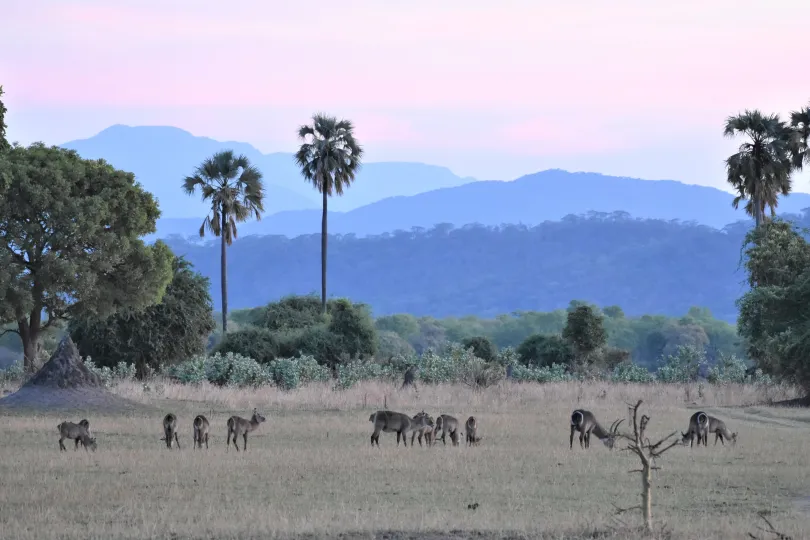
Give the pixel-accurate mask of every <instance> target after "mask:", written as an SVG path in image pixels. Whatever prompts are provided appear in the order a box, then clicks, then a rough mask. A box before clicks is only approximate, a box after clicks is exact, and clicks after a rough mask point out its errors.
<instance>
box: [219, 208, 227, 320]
mask: <svg viewBox="0 0 810 540" xmlns="http://www.w3.org/2000/svg"><path fill="white" fill-rule="evenodd" d="M227 224H228V222H227V219H226V215H225V212H222V228H221V229H220V233H219V239H220V240H221V241H222V243H221V247H220V265H221V268H220V270H221V274H222V335H223V336H224V335H225V334H227V333H228V259H227V254H226V252H225V248H226V246H225V227H226V226H227Z"/></svg>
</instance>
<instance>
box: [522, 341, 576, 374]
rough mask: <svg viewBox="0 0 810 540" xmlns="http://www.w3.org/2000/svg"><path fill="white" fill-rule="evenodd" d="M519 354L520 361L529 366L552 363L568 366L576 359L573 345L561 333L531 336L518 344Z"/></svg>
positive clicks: (543, 365) (542, 365) (541, 365)
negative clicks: (572, 348)
mask: <svg viewBox="0 0 810 540" xmlns="http://www.w3.org/2000/svg"><path fill="white" fill-rule="evenodd" d="M517 355H518V358H519V359H520V362H521V363H522V364H523V365H525V366H528V367H548V366H551V365H552V364H559V365H563V366H568V365H570V364H571V362H572V361H573V359H574V353H573V351H572V350H571V346H570V345H569V344H568V342H567V341H566V340H564V339H563V338H562V336H559V335H543V334H534V335H532V336H529V337H527V338H526V339H525V340H524V341H523V343H521V344H520V346H518V348H517Z"/></svg>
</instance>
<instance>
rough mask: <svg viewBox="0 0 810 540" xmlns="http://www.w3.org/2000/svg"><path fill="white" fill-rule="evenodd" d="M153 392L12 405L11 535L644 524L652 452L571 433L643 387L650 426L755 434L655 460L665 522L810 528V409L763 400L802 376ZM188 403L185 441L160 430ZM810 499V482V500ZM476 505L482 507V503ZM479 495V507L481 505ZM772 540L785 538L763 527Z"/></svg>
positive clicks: (576, 531) (531, 532)
mask: <svg viewBox="0 0 810 540" xmlns="http://www.w3.org/2000/svg"><path fill="white" fill-rule="evenodd" d="M115 392H116V393H118V394H120V395H122V396H124V397H128V398H130V399H132V400H133V401H135V402H138V403H139V404H140V405H138V406H133V408H132V410H131V411H128V412H127V413H125V414H117V415H107V414H105V413H104V412H103V411H76V412H71V413H70V414H65V413H42V412H36V413H35V412H28V413H25V412H20V411H14V412H10V411H5V412H4V411H3V410H2V409H0V434H2V437H0V486H2V488H0V531H2V532H1V533H0V534H1V535H2V537H3V538H8V539H11V538H20V539H32V540H33V539H47V538H83V539H86V538H106V539H118V538H173V539H181V538H234V539H235V538H267V537H292V536H302V535H307V534H312V535H316V536H324V535H335V536H337V535H342V537H343V538H362V537H371V536H373V535H374V534H375V533H378V534H379V533H381V532H382V531H388V532H387V538H391V539H396V538H416V537H429V538H442V537H452V538H465V537H476V538H499V537H509V536H511V537H515V536H518V537H519V536H523V535H528V536H532V537H544V538H545V537H547V538H636V537H639V538H640V537H643V535H642V534H641V533H640V532H639V531H638V529H637V527H638V525H639V524H640V523H641V519H640V516H639V515H637V513H635V512H634V513H626V514H623V515H622V516H621V517H620V519H621V521H619V518H617V517H616V516H615V515H614V514H615V510H614V505H618V506H633V505H636V504H638V503H639V484H640V480H639V478H638V475H637V474H628V470H630V469H633V468H636V467H637V465H638V463H637V461H636V459H637V458H634V457H633V456H632V455H630V454H629V453H628V452H622V451H613V452H611V451H609V450H608V449H607V448H605V447H604V446H603V445H602V444H601V443H599V442H598V440H596V438H595V437H594V438H593V440H592V445H591V448H590V449H589V450H581V449H580V448H579V447H578V444H577V442H576V440H575V446H574V449H573V450H569V448H568V424H569V416H570V413H571V411H572V409H574V408H576V407H584V408H587V409H590V410H592V411H593V412H594V413H595V414H596V415H597V417H598V418H600V419H601V420H602V421H603V423H605V424H608V425H609V424H610V422H611V421H612V420H614V419H617V418H622V417H626V416H627V405H626V404H625V403H626V402H629V401H635V400H637V399H643V400H644V405H643V406H642V407H643V409H644V412H645V413H646V414H649V415H650V416H651V417H652V421H651V424H650V427H649V428H648V433H649V435H650V436H651V437H655V436H658V435H666V434H668V433H670V432H672V431H674V430H679V429H685V428H686V425H687V421H688V417H689V415H690V414H691V412H693V410H694V409H696V408H697V407H700V408H702V409H703V410H706V411H707V412H710V414H714V415H716V416H718V417H720V418H723V419H724V420H726V422H727V424H728V426H729V427H730V428H731V429H732V430H733V431H737V432H739V442H738V444H737V445H736V447H733V448H732V447H729V446H726V447H721V445H720V444H718V445H717V447H713V446H712V445H713V436H711V437H710V440H709V448H703V447H701V448H699V449H697V448H696V449H690V448H688V447H686V448H684V447H676V448H674V449H673V450H671V451H670V452H669V453H667V454H666V455H665V456H664V458H663V459H662V460H661V461H660V463H659V465H660V466H661V467H662V470H660V471H657V472H656V474H655V477H654V479H655V487H654V492H653V497H654V499H653V517H654V519H655V522H656V528H657V533H656V537H662V538H663V537H667V538H706V539H709V538H745V537H747V533H749V532H754V533H755V534H763V533H759V532H758V531H757V527H758V526H760V525H763V522H762V521H761V520H760V518H759V517H758V516H757V513H758V512H761V511H765V512H767V513H768V514H769V515H768V517H769V519H770V520H771V521H772V522H774V524H775V525H776V526H777V527H778V528H779V529H780V530H781V531H782V532H783V533H785V534H789V535H792V536H793V537H794V538H807V537H810V511H808V510H807V509H806V508H805V507H804V505H803V501H804V500H805V499H806V498H807V497H808V496H810V454H808V452H807V451H806V449H807V448H808V446H807V444H808V440H810V411H807V410H802V409H790V408H777V407H768V406H763V405H758V403H764V402H767V401H768V400H772V399H783V398H790V397H794V395H793V392H792V391H791V390H789V389H784V388H782V389H755V388H752V387H739V386H726V387H711V386H706V387H705V388H704V389H703V390H699V387H698V385H667V386H637V385H609V384H604V383H594V384H585V385H579V384H570V383H566V384H548V385H542V386H541V385H512V384H504V385H502V386H498V387H495V388H490V389H487V390H484V391H481V392H475V391H472V390H470V389H468V388H466V387H463V386H438V387H427V386H420V388H419V392H418V393H416V392H414V391H413V390H404V391H402V392H399V391H398V390H397V389H396V388H395V387H393V386H390V385H385V384H382V383H364V384H360V385H358V386H357V387H355V388H352V389H351V390H348V391H344V392H334V391H332V390H331V389H330V388H329V387H328V386H309V387H307V388H303V389H300V390H297V391H294V392H281V391H278V390H276V389H273V388H266V389H257V390H230V389H220V388H215V387H210V386H207V385H206V386H202V387H198V388H194V387H189V386H180V385H173V384H165V385H163V384H156V383H152V384H151V385H150V390H149V391H148V392H144V390H143V387H142V386H141V385H140V384H124V385H122V386H119V387H118V388H116V389H115ZM384 400H385V401H387V404H388V407H389V408H390V409H394V410H400V411H403V412H408V413H410V414H414V413H416V412H418V411H419V410H422V409H425V410H426V411H428V412H430V413H431V414H434V415H436V414H439V413H449V414H454V415H455V416H457V417H458V418H459V419H461V420H462V421H463V420H464V419H466V417H467V416H469V415H470V414H474V415H475V416H476V417H477V418H478V419H479V422H480V426H481V427H480V430H479V434H480V435H482V436H483V437H484V439H483V441H482V443H481V445H480V446H479V447H477V448H471V449H470V448H465V447H463V446H460V447H457V448H453V447H451V446H449V445H448V446H446V447H444V446H442V444H441V443H439V445H438V447H433V448H420V447H419V446H418V445H417V446H416V447H415V448H411V447H410V446H409V447H408V448H407V449H405V448H403V447H402V446H400V447H399V448H397V445H396V440H395V439H396V436H395V435H393V434H383V435H382V437H381V441H380V442H381V446H382V448H380V449H376V448H374V449H372V448H371V447H370V444H369V435H370V433H371V424H370V423H369V421H368V416H369V414H370V412H372V411H374V410H376V409H377V408H379V407H381V406H382V404H383V401H384ZM253 407H258V408H259V410H260V411H262V412H263V413H264V414H265V415H266V416H267V421H266V422H265V423H264V424H262V425H261V426H260V427H259V429H258V430H257V431H256V432H254V433H252V434H251V435H250V438H249V439H248V450H247V452H244V453H243V452H239V453H236V452H235V451H234V450H233V448H231V450H230V451H227V452H226V449H225V432H226V429H225V422H226V420H227V418H228V416H230V415H231V414H234V413H237V414H241V415H243V416H248V415H249V411H250V410H252V408H253ZM168 411H173V412H175V413H176V414H177V415H178V417H179V421H180V425H181V431H180V434H181V438H180V442H181V444H182V450H180V451H170V450H168V449H167V448H166V447H165V445H164V444H163V443H162V442H161V441H160V437H161V436H162V431H161V418H162V416H163V414H165V413H166V412H168ZM198 413H203V414H206V415H207V416H208V417H209V419H210V420H211V424H212V434H211V445H212V446H211V448H210V450H208V451H205V450H203V451H199V450H192V445H191V437H192V427H191V422H192V419H193V417H194V415H195V414H198ZM82 416H87V417H88V418H89V419H90V421H91V424H92V426H91V428H92V430H93V432H94V433H95V435H96V436H97V438H98V443H99V449H98V451H97V452H95V453H92V452H85V451H83V450H79V451H78V452H74V451H73V450H72V448H70V447H71V446H72V444H70V445H69V446H68V448H69V450H68V451H67V452H62V453H60V452H59V450H58V445H57V439H58V435H57V431H56V425H57V424H58V423H59V422H60V421H62V420H65V419H70V420H73V421H78V420H79V418H81V417H82ZM808 500H810V499H808ZM476 504H477V506H475V505H476ZM470 505H472V506H474V507H475V509H472V508H470ZM762 537H763V538H765V537H766V536H764V535H763V536H762Z"/></svg>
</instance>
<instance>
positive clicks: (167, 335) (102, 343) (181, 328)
mask: <svg viewBox="0 0 810 540" xmlns="http://www.w3.org/2000/svg"><path fill="white" fill-rule="evenodd" d="M172 270H173V277H172V281H171V283H169V286H168V287H167V288H166V294H165V295H164V296H163V298H162V299H161V301H160V303H158V304H154V305H151V306H148V307H146V308H143V309H133V308H124V309H122V310H120V311H119V312H118V313H116V314H114V315H111V316H109V317H106V318H96V317H92V316H85V317H81V316H80V317H77V318H75V319H73V320H71V321H70V324H69V326H68V331H69V333H70V335H71V338H72V339H73V341H74V342H75V343H76V346H77V347H78V348H79V351H80V352H81V353H82V354H84V355H89V356H91V357H93V358H94V359H95V361H96V362H98V363H99V365H100V366H106V367H113V366H116V365H118V364H119V363H124V364H132V365H134V366H135V367H136V369H137V372H138V374H139V375H140V376H143V375H144V374H145V373H147V372H148V371H150V370H156V369H158V366H159V365H160V364H174V363H177V362H179V361H181V360H185V359H188V358H191V357H192V356H194V355H196V354H200V353H202V352H204V351H205V344H206V340H207V338H208V335H209V334H210V333H211V332H212V331H213V329H214V319H213V316H212V306H211V295H210V294H209V292H208V288H209V282H208V278H205V277H203V276H201V275H200V274H198V273H197V272H194V270H193V269H192V267H191V264H190V263H189V262H187V261H186V260H185V259H183V258H182V257H176V258H175V259H174V262H173V263H172Z"/></svg>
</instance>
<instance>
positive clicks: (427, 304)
mask: <svg viewBox="0 0 810 540" xmlns="http://www.w3.org/2000/svg"><path fill="white" fill-rule="evenodd" d="M794 217H795V216H794ZM798 219H799V221H800V224H801V225H802V226H807V225H810V212H808V213H806V214H805V215H804V216H798ZM750 226H751V222H750V220H749V221H744V222H736V223H734V224H731V225H728V226H726V227H724V228H723V229H716V228H712V227H708V226H705V225H698V224H694V223H685V222H679V221H672V220H652V219H631V218H630V217H629V216H628V215H627V214H625V213H622V212H617V213H614V214H591V215H590V216H588V217H577V216H566V217H565V218H564V219H563V220H561V221H547V222H545V223H542V224H540V225H537V226H534V227H527V226H525V225H503V226H496V227H484V226H481V225H467V226H464V227H461V228H455V229H454V228H453V227H451V226H448V225H444V226H436V227H433V228H430V229H426V230H422V231H399V232H395V233H393V234H388V233H386V234H383V235H378V236H368V237H365V238H360V237H356V236H353V235H344V236H339V235H336V236H332V237H331V238H330V240H329V275H328V287H329V288H328V291H329V294H330V295H334V296H346V297H349V298H351V299H352V300H353V301H359V302H365V303H368V304H369V305H370V306H371V307H372V309H373V312H374V315H375V316H380V315H387V314H392V313H411V314H413V315H417V316H421V315H430V316H434V317H445V316H459V317H462V316H465V315H477V316H481V317H494V316H497V315H499V314H503V313H510V312H513V311H519V310H537V311H549V310H554V309H562V308H565V307H566V306H567V305H568V304H569V302H570V301H571V300H574V299H577V300H586V301H588V302H593V303H595V304H597V305H600V306H608V305H612V304H618V305H620V306H621V307H622V308H623V309H624V311H625V312H626V313H627V314H628V315H631V316H640V315H643V314H662V315H669V316H681V315H683V314H684V313H686V312H687V310H688V309H689V308H690V307H691V306H702V307H707V308H709V309H710V310H711V311H712V313H714V315H715V316H716V317H717V318H720V319H723V320H725V321H729V322H734V321H735V319H736V317H737V308H736V307H735V304H734V302H735V300H736V299H737V298H739V297H740V296H741V295H742V294H743V293H744V292H745V291H746V290H747V285H746V283H745V275H744V273H743V271H742V269H741V268H740V266H739V259H740V249H741V246H742V242H743V238H744V237H745V234H746V232H747V231H748V230H749V228H750ZM166 241H167V243H168V244H169V245H170V246H171V247H172V249H173V250H174V251H175V253H177V254H180V255H185V256H186V258H187V259H188V260H189V261H190V262H192V263H193V264H194V267H195V269H196V270H197V271H198V272H200V273H202V274H203V275H205V276H208V277H209V278H210V280H211V289H212V290H211V294H212V298H213V300H214V305H215V309H219V306H220V293H219V279H220V273H219V272H220V265H219V246H218V245H217V243H216V241H211V242H205V243H203V244H200V243H190V242H188V241H185V240H183V239H182V238H178V237H171V238H168V239H167V240H166ZM228 263H229V264H228V278H229V281H228V293H229V294H228V299H229V306H230V308H231V309H240V308H248V307H255V306H259V305H263V304H265V303H267V302H269V301H273V300H277V299H278V298H280V297H282V296H285V295H288V294H309V293H316V292H318V291H319V290H320V238H319V235H302V236H298V237H296V238H286V237H284V236H278V235H277V236H273V235H268V236H248V237H246V238H242V239H240V240H237V241H235V242H234V243H233V245H232V247H231V248H230V249H229V250H228Z"/></svg>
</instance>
